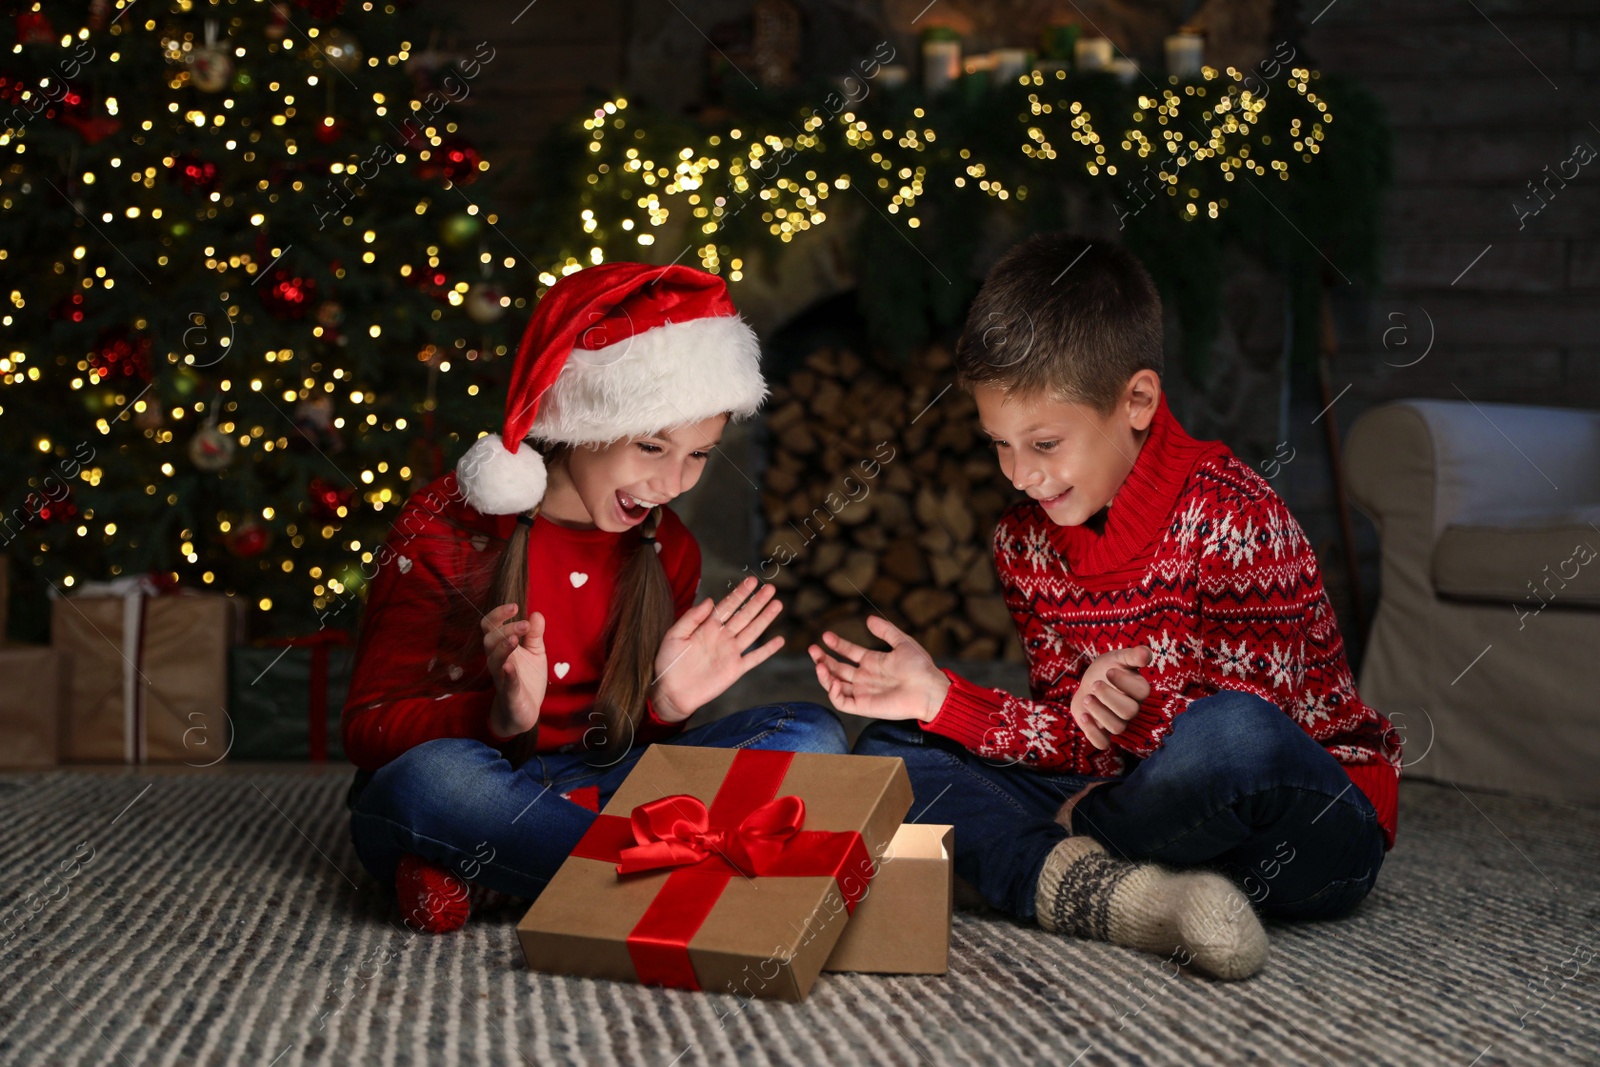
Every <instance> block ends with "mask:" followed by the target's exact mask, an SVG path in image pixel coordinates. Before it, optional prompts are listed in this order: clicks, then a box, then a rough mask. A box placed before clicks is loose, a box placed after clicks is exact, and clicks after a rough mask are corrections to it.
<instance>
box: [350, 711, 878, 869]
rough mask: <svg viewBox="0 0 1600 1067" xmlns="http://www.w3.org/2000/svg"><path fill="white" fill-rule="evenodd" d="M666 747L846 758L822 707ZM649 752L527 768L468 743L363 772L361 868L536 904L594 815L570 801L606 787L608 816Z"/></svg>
mask: <svg viewBox="0 0 1600 1067" xmlns="http://www.w3.org/2000/svg"><path fill="white" fill-rule="evenodd" d="M656 744H658V745H698V746H702V747H706V748H760V749H776V750H778V751H784V752H823V753H836V754H839V753H845V752H847V751H849V745H848V743H847V742H846V740H845V733H844V728H843V727H842V726H841V725H840V724H839V719H838V717H837V716H835V715H834V714H833V712H831V711H829V710H828V709H827V708H824V707H821V706H820V705H817V704H808V703H794V704H766V705H762V706H761V707H755V708H749V709H746V710H745V711H741V712H737V713H735V714H733V715H729V716H727V717H726V718H722V719H718V720H717V721H715V722H711V723H707V724H706V725H704V726H698V727H695V728H694V729H692V730H685V731H684V732H683V733H681V734H678V735H677V736H676V737H673V738H670V739H668V740H665V741H657V742H656ZM645 747H647V746H642V747H639V748H636V749H631V750H629V751H628V752H627V753H626V754H623V755H621V756H620V757H619V756H617V755H615V754H612V755H609V756H601V755H598V754H595V753H585V752H573V753H543V754H540V755H536V756H534V757H532V758H530V759H529V760H528V761H527V762H526V763H524V764H523V765H522V766H520V767H512V766H511V763H510V762H509V761H508V760H506V759H505V758H504V757H503V756H501V755H500V752H499V750H497V749H495V748H492V747H490V746H489V745H486V744H484V743H483V742H482V741H475V740H473V739H471V738H464V737H446V738H439V739H437V740H434V741H428V742H425V743H424V744H420V745H418V746H416V747H415V748H413V749H411V750H409V751H407V752H405V753H403V754H402V755H400V756H399V757H397V758H396V759H394V760H391V761H390V762H389V763H386V764H384V765H383V766H382V767H380V768H378V769H377V770H376V771H358V772H357V774H356V779H355V781H354V782H353V783H352V784H351V787H350V793H349V796H348V797H347V798H346V804H347V805H348V806H349V807H350V809H351V815H350V836H351V838H352V839H353V840H354V842H355V847H356V854H357V855H358V856H360V857H361V862H362V865H363V866H365V867H366V868H367V871H368V872H369V873H370V874H371V875H372V876H373V877H374V878H376V879H377V880H378V883H379V884H380V885H382V886H385V887H389V886H392V885H394V875H395V868H396V866H397V865H398V864H399V862H400V857H401V856H402V855H403V854H405V853H407V852H414V853H416V854H417V855H419V856H421V857H423V858H424V859H427V860H429V861H431V862H432V863H435V864H438V865H440V866H442V867H446V868H449V869H450V870H452V871H454V872H456V873H457V874H459V875H461V876H462V877H463V878H466V879H467V880H468V881H472V882H476V883H477V884H479V885H482V886H486V887H488V888H490V889H495V890H499V891H500V892H502V893H507V894H509V895H511V896H516V897H524V898H528V899H532V898H534V897H537V896H538V895H539V891H540V890H541V889H543V888H544V886H545V883H546V882H548V881H549V880H550V878H551V877H552V876H553V875H554V874H555V873H556V868H558V867H560V866H561V864H562V861H564V860H565V859H566V858H567V855H568V854H569V853H570V852H571V851H572V849H573V847H574V846H576V845H577V843H578V839H579V838H581V837H582V836H583V835H584V833H585V831H587V830H588V829H589V825H590V823H592V822H594V820H595V813H594V812H592V811H590V810H589V809H588V808H585V807H584V806H582V805H581V804H577V803H574V802H573V801H570V800H567V799H565V798H563V796H562V794H563V793H568V792H571V791H572V790H574V789H577V788H581V787H583V786H591V785H592V786H596V787H598V789H599V792H600V797H599V800H600V807H601V808H604V807H605V806H606V802H607V801H609V800H610V799H611V795H612V794H613V793H615V792H616V790H617V787H618V786H620V785H621V784H622V780H623V779H624V778H626V777H627V776H628V772H629V771H631V770H632V769H633V766H634V764H635V763H637V762H638V761H639V757H640V756H642V755H643V754H644V748H645Z"/></svg>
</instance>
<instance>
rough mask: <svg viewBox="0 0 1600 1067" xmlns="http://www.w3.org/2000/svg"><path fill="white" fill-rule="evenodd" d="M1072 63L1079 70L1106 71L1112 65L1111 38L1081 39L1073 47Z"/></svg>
mask: <svg viewBox="0 0 1600 1067" xmlns="http://www.w3.org/2000/svg"><path fill="white" fill-rule="evenodd" d="M1072 61H1073V64H1074V65H1075V66H1076V67H1077V68H1078V69H1079V70H1105V69H1106V68H1107V67H1109V66H1110V65H1111V38H1109V37H1079V38H1078V40H1077V41H1076V42H1075V43H1074V44H1073V46H1072Z"/></svg>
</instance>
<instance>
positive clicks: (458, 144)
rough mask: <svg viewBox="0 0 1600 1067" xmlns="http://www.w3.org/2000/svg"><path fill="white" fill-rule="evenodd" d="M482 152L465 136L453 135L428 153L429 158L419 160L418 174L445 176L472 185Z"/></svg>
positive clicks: (454, 181) (455, 182)
mask: <svg viewBox="0 0 1600 1067" xmlns="http://www.w3.org/2000/svg"><path fill="white" fill-rule="evenodd" d="M482 158H483V156H482V154H481V153H480V152H479V151H478V150H477V149H476V148H474V147H473V146H472V145H471V144H470V143H468V142H467V140H466V139H465V138H462V137H452V138H450V139H449V140H447V141H445V142H444V143H443V144H442V145H440V146H439V147H438V148H435V149H433V150H431V151H430V152H429V153H428V158H427V159H424V160H419V161H418V162H417V174H418V176H419V177H423V178H444V179H445V180H446V181H449V182H453V183H454V184H456V185H471V184H472V183H473V182H474V181H476V180H477V178H478V161H479V160H480V159H482Z"/></svg>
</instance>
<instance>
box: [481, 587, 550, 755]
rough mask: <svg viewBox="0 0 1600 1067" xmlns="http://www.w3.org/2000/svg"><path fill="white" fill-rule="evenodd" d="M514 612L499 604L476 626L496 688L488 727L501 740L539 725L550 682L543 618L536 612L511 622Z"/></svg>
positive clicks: (509, 607) (511, 605)
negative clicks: (541, 709)
mask: <svg viewBox="0 0 1600 1067" xmlns="http://www.w3.org/2000/svg"><path fill="white" fill-rule="evenodd" d="M516 613H517V606H516V605H515V604H501V605H500V606H499V607H497V608H495V609H494V610H493V611H491V612H489V614H487V615H485V616H484V617H483V619H482V620H481V621H480V623H479V626H480V627H481V628H482V630H483V651H484V655H485V656H486V657H487V659H488V661H489V676H490V677H491V678H493V679H494V688H495V699H494V704H493V705H492V706H491V708H490V711H489V726H490V728H491V729H493V730H494V732H495V733H497V734H499V735H500V736H501V737H511V736H513V735H516V734H522V733H526V732H527V731H529V730H531V729H533V728H534V726H535V725H537V724H538V722H539V709H540V708H541V707H542V706H543V705H544V692H545V688H546V686H547V685H549V682H550V672H549V657H548V656H547V655H546V654H545V649H544V616H543V615H541V614H539V613H538V612H537V611H536V612H534V613H533V614H531V615H530V616H528V617H527V618H526V619H519V620H517V621H516V622H512V621H510V620H511V618H512V616H514V615H516Z"/></svg>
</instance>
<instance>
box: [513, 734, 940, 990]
mask: <svg viewBox="0 0 1600 1067" xmlns="http://www.w3.org/2000/svg"><path fill="white" fill-rule="evenodd" d="M910 807H911V781H910V779H909V778H908V777H907V776H906V770H905V763H904V762H903V761H901V760H898V759H892V758H888V757H883V756H834V755H817V754H812V753H789V752H766V751H761V750H757V749H721V748H696V747H690V746H683V745H653V746H651V748H650V749H649V750H647V751H646V752H645V754H644V755H643V756H642V757H640V759H639V762H638V763H637V764H636V765H635V766H634V769H633V770H632V772H630V773H629V775H628V777H627V779H626V780H625V781H624V782H623V783H622V786H621V787H620V788H619V789H618V790H617V792H616V793H615V794H614V795H613V796H612V798H611V802H610V803H609V804H607V805H606V808H605V810H604V811H603V812H602V813H601V814H600V816H599V817H598V818H597V819H596V821H595V823H594V824H593V826H592V827H591V828H590V830H589V832H588V833H586V834H585V835H584V837H583V838H582V840H580V841H579V843H578V845H577V847H576V848H574V849H573V851H572V854H571V855H570V856H569V857H568V859H567V861H566V862H565V863H563V864H562V865H561V868H560V869H559V870H557V871H556V875H555V877H554V878H552V879H551V880H550V883H549V884H548V885H546V886H545V888H544V889H543V891H542V892H541V893H540V894H539V897H538V899H537V900H535V901H534V903H533V906H532V907H531V908H529V909H528V912H527V914H526V915H524V916H523V918H522V921H521V922H519V923H518V924H517V936H518V938H519V939H520V940H521V942H522V951H523V954H524V956H525V957H526V958H527V961H528V965H529V966H530V967H532V968H533V969H535V970H539V971H552V972H555V973H558V974H572V975H580V976H584V977H590V978H610V979H614V980H617V981H626V982H642V983H644V984H647V985H661V986H667V987H672V988H679V989H704V990H707V991H712V992H725V993H737V994H739V995H741V996H747V997H750V996H760V997H772V998H777V999H781V1000H801V999H803V998H804V997H805V995H806V994H807V993H808V992H809V991H810V989H811V985H812V983H813V982H815V981H816V978H817V975H818V973H819V972H821V970H822V967H823V964H824V963H825V962H826V961H827V959H828V956H829V955H830V953H832V951H833V948H834V945H835V944H836V943H837V942H838V940H839V937H840V935H841V934H842V933H843V932H844V930H845V924H846V922H847V921H848V920H849V919H850V913H851V912H852V910H854V908H855V902H856V901H858V900H860V899H861V898H862V897H863V896H865V895H867V894H868V887H869V885H870V883H871V879H872V877H873V873H874V868H875V866H876V865H875V861H874V857H876V856H882V855H883V854H884V853H885V852H886V851H887V849H888V847H889V844H890V841H891V840H892V839H893V837H894V834H895V831H896V830H897V829H898V828H899V826H900V822H901V820H902V819H904V818H905V814H906V812H907V811H908V810H910Z"/></svg>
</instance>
